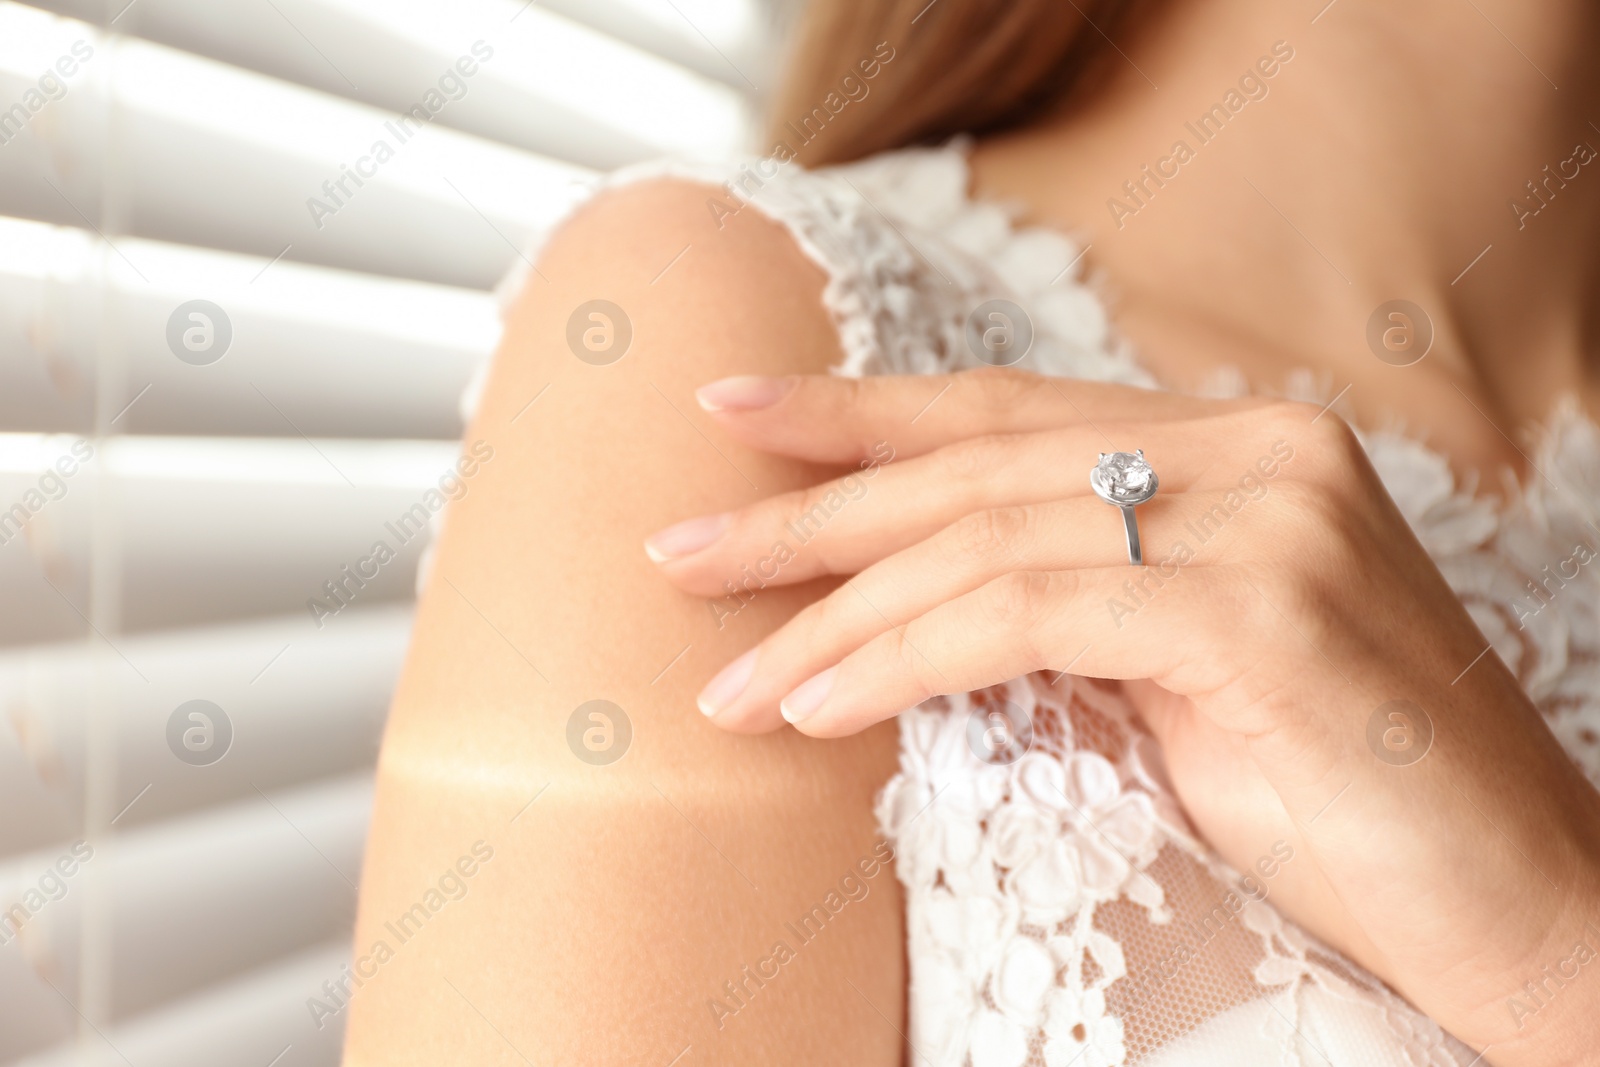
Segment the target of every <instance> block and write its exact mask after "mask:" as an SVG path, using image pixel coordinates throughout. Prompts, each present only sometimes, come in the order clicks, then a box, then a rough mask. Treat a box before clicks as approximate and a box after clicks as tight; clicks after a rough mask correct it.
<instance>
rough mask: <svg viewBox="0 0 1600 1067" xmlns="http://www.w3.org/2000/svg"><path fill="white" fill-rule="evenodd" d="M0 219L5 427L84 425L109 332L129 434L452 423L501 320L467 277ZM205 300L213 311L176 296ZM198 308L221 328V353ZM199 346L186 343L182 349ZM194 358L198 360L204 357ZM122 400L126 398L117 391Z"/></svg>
mask: <svg viewBox="0 0 1600 1067" xmlns="http://www.w3.org/2000/svg"><path fill="white" fill-rule="evenodd" d="M118 247H119V248H120V249H121V250H122V252H123V253H125V254H126V255H127V256H128V258H129V260H131V261H132V262H134V263H137V264H138V265H139V269H140V270H141V271H143V273H144V275H145V277H143V278H141V277H140V276H139V275H138V274H136V273H134V271H133V270H132V269H130V267H129V266H128V264H127V263H125V262H124V261H123V260H122V259H120V258H119V257H118V256H117V255H115V254H114V253H111V252H109V251H108V250H107V249H106V248H105V247H104V245H102V244H101V243H100V241H99V239H98V237H97V236H96V235H95V234H94V233H92V232H90V231H87V230H83V229H75V228H69V227H57V226H50V225H47V224H44V223H38V222H32V221H26V220H18V219H6V218H0V350H4V351H7V352H10V353H12V356H11V357H10V358H7V359H6V360H3V361H0V426H4V427H6V428H7V429H9V430H35V431H40V432H75V433H86V432H89V431H90V430H91V429H92V427H93V425H94V403H95V396H96V381H97V378H98V367H99V357H100V355H101V351H102V348H103V346H104V345H105V344H106V343H107V337H108V336H110V337H112V338H114V341H113V342H112V343H114V344H115V345H116V347H117V358H118V360H119V361H121V362H122V363H123V366H124V373H123V379H124V380H123V383H122V384H123V386H124V394H123V395H124V398H125V401H126V402H127V403H128V404H129V406H128V407H127V408H126V410H125V412H124V413H123V414H122V415H120V416H118V417H117V421H116V423H115V426H116V428H117V429H118V430H120V431H122V432H126V433H149V434H226V435H230V436H231V435H245V436H251V435H282V436H298V435H299V434H302V433H303V434H305V435H307V436H311V437H322V436H350V437H403V438H425V437H437V438H455V437H457V436H459V434H460V432H461V420H460V417H459V413H458V410H457V407H458V404H457V401H458V398H459V397H460V395H461V392H462V390H463V388H465V386H466V384H467V381H468V380H469V379H470V377H471V375H472V373H473V371H474V370H475V369H476V368H477V367H478V366H479V365H480V364H481V363H482V362H483V361H484V359H486V358H487V356H488V354H489V351H490V349H491V348H492V347H493V345H494V343H495V341H496V339H497V337H498V335H499V332H500V323H499V318H498V314H497V311H496V306H495V302H494V299H493V297H491V296H490V295H489V294H487V293H483V292H479V291H476V290H468V289H455V288H449V287H445V286H438V285H431V284H427V283H422V282H411V281H402V280H399V279H393V278H383V277H378V276H374V275H363V274H354V273H351V272H347V271H337V270H331V269H329V268H325V267H314V266H307V265H304V264H299V263H292V262H279V263H276V264H271V265H270V266H267V265H265V264H264V263H263V261H262V260H260V259H258V258H255V257H250V256H241V255H236V254H231V253H223V252H214V251H210V250H206V249H196V248H187V247H183V246H179V245H169V244H164V243H160V242H153V241H145V240H141V239H138V238H124V239H122V240H120V241H118ZM198 299H203V300H206V301H208V302H210V303H211V304H214V305H215V306H216V308H217V309H220V313H221V317H220V320H219V321H211V320H216V319H217V314H216V311H215V310H212V309H207V310H206V311H205V312H204V314H205V315H206V316H207V319H205V320H192V319H191V318H190V317H189V315H188V314H186V313H185V312H184V311H183V308H184V307H185V306H187V305H189V304H190V303H191V302H192V301H194V300H198ZM195 321H203V322H210V325H211V327H212V329H213V330H214V331H215V330H225V331H226V336H227V338H228V340H227V341H226V342H223V341H221V340H219V339H218V336H217V335H215V334H213V335H212V337H211V340H210V343H212V344H216V345H223V344H224V343H225V344H226V347H225V348H219V349H218V350H217V351H218V354H217V355H216V356H215V357H214V358H215V361H214V362H204V361H205V360H208V359H212V358H213V356H212V354H211V353H209V352H200V353H190V352H188V351H186V350H185V349H184V347H183V341H182V335H181V334H179V336H178V338H177V339H176V343H175V339H174V337H173V336H171V334H170V333H169V330H170V329H171V328H173V326H174V324H176V328H178V329H180V330H181V329H187V328H188V327H189V326H190V325H192V324H193V323H194V322H195ZM184 357H188V359H186V358H184ZM189 359H193V360H200V361H202V363H201V365H196V364H195V363H193V362H189V361H188V360H189ZM121 402H122V401H118V405H119V406H120V404H121Z"/></svg>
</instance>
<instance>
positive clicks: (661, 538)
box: [644, 514, 728, 563]
mask: <svg viewBox="0 0 1600 1067" xmlns="http://www.w3.org/2000/svg"><path fill="white" fill-rule="evenodd" d="M727 527H728V516H727V515H725V514H724V515H702V516H700V517H699V518H698V519H689V520H687V521H686V522H680V523H678V524H677V525H676V526H668V527H667V528H666V529H665V530H661V531H659V532H657V533H653V534H651V535H650V536H649V537H648V538H646V539H645V542H644V551H645V555H647V556H649V557H650V558H651V559H652V560H654V561H655V562H657V563H665V562H667V561H668V560H672V559H678V558H680V557H682V556H687V555H689V554H690V553H693V552H698V551H700V550H701V549H702V548H705V547H706V546H707V545H709V544H710V543H711V542H713V541H715V540H716V539H717V538H719V537H721V536H722V531H723V530H725V529H727Z"/></svg>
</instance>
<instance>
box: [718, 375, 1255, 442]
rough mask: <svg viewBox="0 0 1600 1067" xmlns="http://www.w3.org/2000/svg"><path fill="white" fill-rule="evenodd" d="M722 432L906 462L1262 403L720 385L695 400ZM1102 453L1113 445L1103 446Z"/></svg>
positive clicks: (1016, 388) (997, 385)
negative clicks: (1070, 430)
mask: <svg viewBox="0 0 1600 1067" xmlns="http://www.w3.org/2000/svg"><path fill="white" fill-rule="evenodd" d="M695 398H696V400H698V401H699V403H700V406H701V407H702V408H704V409H705V410H706V411H707V412H709V413H710V414H711V415H712V416H713V417H714V418H716V420H717V422H718V423H719V424H721V425H722V427H723V428H724V429H726V430H727V431H728V432H729V433H731V434H732V435H733V436H734V437H736V438H738V439H739V440H740V441H742V442H743V443H745V444H747V445H750V446H751V447H753V448H759V449H761V450H762V451H764V452H774V453H778V454H781V455H787V456H794V457H796V458H799V459H805V460H809V461H811V462H814V463H824V464H840V465H842V464H853V463H859V462H861V461H862V460H866V459H871V458H873V457H874V456H877V455H879V452H880V450H881V448H882V445H883V444H884V443H885V442H887V443H888V444H890V445H891V446H892V447H893V449H894V454H895V455H896V456H897V457H901V458H909V457H911V456H919V455H923V454H925V453H928V452H931V451H933V450H934V449H937V448H942V447H943V446H945V445H948V444H952V443H954V442H956V441H962V440H966V439H968V438H972V437H982V436H986V435H989V434H997V433H1026V432H1030V431H1036V430H1053V429H1063V428H1066V427H1071V426H1088V427H1090V428H1091V429H1093V428H1096V427H1097V426H1098V424H1100V423H1101V422H1106V423H1116V422H1121V423H1127V422H1130V421H1142V422H1170V421H1174V420H1178V419H1191V418H1204V417H1206V416H1208V415H1217V414H1222V413H1225V412H1230V411H1237V410H1241V409H1243V408H1248V407H1254V406H1259V405H1260V404H1261V403H1263V402H1264V401H1261V400H1257V399H1252V398H1243V399H1236V400H1210V399H1202V398H1198V397H1191V396H1183V395H1180V394H1177V393H1167V392H1159V391H1156V390H1152V389H1142V388H1138V387H1135V386H1129V385H1115V384H1110V383H1106V382H1088V381H1081V380H1079V379H1075V378H1055V377H1050V376H1046V375H1039V374H1027V373H1023V372H1020V371H1013V370H1003V369H999V368H993V367H985V368H981V369H979V370H971V371H961V372H959V373H956V374H936V375H921V374H914V375H882V376H875V377H868V378H844V377H839V376H837V375H825V374H796V375H790V376H788V377H783V378H763V377H753V376H743V377H736V378H723V379H721V380H719V381H715V382H712V383H711V384H709V385H706V386H702V387H701V388H700V389H698V390H697V391H696V392H695ZM1106 447H1107V449H1108V450H1110V451H1116V450H1117V448H1118V447H1120V446H1118V445H1117V444H1116V443H1115V442H1113V441H1111V440H1110V439H1109V438H1108V439H1107V441H1106Z"/></svg>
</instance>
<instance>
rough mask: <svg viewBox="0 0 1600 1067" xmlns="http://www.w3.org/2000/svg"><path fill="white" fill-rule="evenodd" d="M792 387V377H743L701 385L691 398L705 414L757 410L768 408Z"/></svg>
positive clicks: (751, 375) (752, 375) (750, 375)
mask: <svg viewBox="0 0 1600 1067" xmlns="http://www.w3.org/2000/svg"><path fill="white" fill-rule="evenodd" d="M792 388H794V379H792V378H765V377H760V376H757V375H754V374H744V375H740V376H739V377H737V378H723V379H721V380H720V381H715V382H712V383H711V384H710V385H702V386H701V387H700V388H698V389H696V390H695V391H694V398H695V399H696V400H698V401H699V402H700V406H701V407H702V408H705V409H706V410H707V411H757V410H759V409H761V408H770V407H771V406H772V405H774V404H776V403H777V402H778V401H780V400H782V399H783V397H784V394H786V393H788V391H789V390H790V389H792Z"/></svg>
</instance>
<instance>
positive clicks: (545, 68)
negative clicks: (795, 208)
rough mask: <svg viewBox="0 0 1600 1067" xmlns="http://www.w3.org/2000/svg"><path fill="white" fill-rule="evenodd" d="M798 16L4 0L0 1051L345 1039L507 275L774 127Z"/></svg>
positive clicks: (182, 1058) (351, 1)
mask: <svg viewBox="0 0 1600 1067" xmlns="http://www.w3.org/2000/svg"><path fill="white" fill-rule="evenodd" d="M779 22H780V19H779V16H778V12H777V11H776V8H775V6H774V5H773V3H772V0H542V2H532V3H529V2H523V0H109V2H105V3H102V2H101V0H38V2H35V3H32V4H27V5H24V4H18V3H11V2H6V0H0V909H3V910H0V1064H14V1063H15V1064H28V1065H38V1067H42V1065H46V1064H48V1065H51V1067H65V1065H68V1064H128V1065H130V1067H158V1065H159V1067H180V1065H183V1067H187V1065H195V1067H200V1065H204V1067H229V1065H233V1064H239V1065H254V1067H309V1065H314V1064H316V1065H324V1064H334V1063H336V1062H337V1060H338V1051H339V1043H340V1039H341V1036H342V1028H341V1025H340V1024H341V1023H342V1019H343V1016H342V1014H340V1015H337V1016H335V1017H334V1018H332V1019H327V1018H324V1019H321V1020H314V1017H313V1012H312V1011H311V1010H310V1007H309V1005H308V1001H309V1000H310V998H313V997H324V998H326V994H325V992H324V983H326V982H329V981H332V980H337V979H338V978H339V976H340V973H341V968H342V967H343V966H344V965H345V964H346V962H347V961H348V949H349V938H350V929H351V925H352V922H353V919H354V913H355V894H356V885H357V883H358V881H359V878H360V873H361V871H360V867H361V854H362V845H363V838H364V836H365V833H366V827H367V818H368V812H369V807H370V802H371V771H372V766H373V763H374V760H375V758H376V754H377V746H378V741H379V736H380V732H381V730H382V726H383V718H384V714H385V710H386V708H387V705H388V701H389V695H390V692H391V690H392V688H393V685H394V681H395V677H396V674H397V672H398V669H399V666H400V662H401V659H402V656H403V654H404V651H405V645H406V639H407V631H408V628H409V624H410V614H411V599H412V595H413V590H414V587H415V578H416V568H417V562H418V559H419V557H420V554H421V552H422V550H423V547H424V546H425V545H426V543H427V540H428V536H427V533H426V532H425V531H424V532H422V533H417V532H416V531H417V530H418V529H419V528H420V527H421V526H422V525H424V524H423V523H422V522H421V519H424V518H426V517H427V516H428V515H429V514H431V513H432V512H433V511H434V510H436V509H435V507H434V503H435V502H436V501H438V500H439V499H440V497H441V496H442V495H444V494H443V493H440V492H439V490H440V488H441V479H444V478H445V477H446V475H447V472H448V471H449V468H450V466H451V464H452V462H453V460H454V459H455V456H456V453H457V449H458V441H457V439H458V437H459V435H460V433H461V431H462V425H461V421H460V417H459V414H458V407H459V403H458V402H459V398H460V394H461V392H462V390H463V387H464V386H465V385H466V383H467V381H468V379H469V378H470V376H471V375H472V373H473V372H474V370H475V369H476V368H477V367H478V366H479V365H480V364H481V363H482V362H483V361H484V360H485V359H486V358H487V357H488V355H489V353H490V351H491V350H492V348H493V346H494V344H495V341H496V338H497V335H498V332H499V326H498V320H497V315H496V304H495V300H494V297H493V295H492V292H491V290H492V289H493V288H494V286H495V285H496V283H497V282H498V281H499V280H500V279H501V278H502V276H504V275H505V274H506V273H507V271H508V270H509V269H510V268H511V267H512V265H513V264H515V263H517V262H518V260H519V257H522V256H523V255H524V254H525V253H524V250H525V249H526V246H527V242H528V240H529V238H530V236H531V235H533V234H534V233H535V232H536V231H537V230H538V229H539V228H540V227H541V226H542V225H543V224H545V223H547V222H548V221H550V220H551V219H553V218H555V217H556V216H558V215H559V214H560V213H561V212H563V211H564V210H565V209H566V208H567V207H568V206H569V205H570V204H572V203H573V202H574V201H575V200H577V199H579V198H581V197H582V196H583V195H584V193H585V191H586V189H587V188H588V187H589V186H590V185H591V183H592V182H593V180H594V178H595V176H596V175H597V174H598V173H599V172H602V171H604V170H607V169H610V168H613V167H616V166H619V165H622V164H625V163H629V162H633V161H636V160H641V159H648V158H652V157H658V156H663V155H673V156H680V157H688V158H712V159H714V158H725V157H728V156H730V155H733V154H736V153H738V152H741V151H746V150H751V149H753V148H754V147H755V146H754V143H753V134H754V131H755V122H754V119H755V116H756V115H757V114H758V112H759V109H760V106H761V101H762V97H763V95H764V94H765V92H766V91H767V90H768V89H769V88H770V84H771V79H772V76H773V69H772V67H773V64H772V53H773V49H774V47H775V44H776V42H777V40H778V38H779V37H780V36H781V34H780V31H779V28H778V24H779ZM452 484H453V483H451V482H449V481H448V480H447V481H445V482H444V483H443V485H444V488H445V490H446V491H448V489H449V488H450V486H451V485H452ZM380 542H381V543H382V544H384V545H385V546H386V548H387V549H388V550H389V552H378V551H377V550H376V548H377V545H378V544H379V543H380ZM391 554H392V558H389V556H390V555H391ZM318 1022H320V1023H321V1025H320V1026H319V1025H318Z"/></svg>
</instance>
